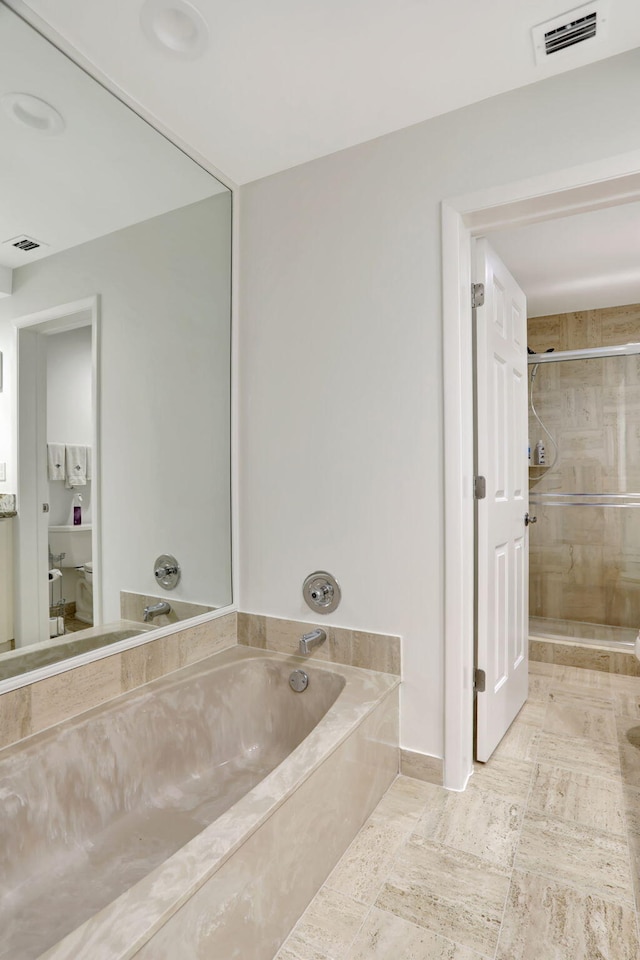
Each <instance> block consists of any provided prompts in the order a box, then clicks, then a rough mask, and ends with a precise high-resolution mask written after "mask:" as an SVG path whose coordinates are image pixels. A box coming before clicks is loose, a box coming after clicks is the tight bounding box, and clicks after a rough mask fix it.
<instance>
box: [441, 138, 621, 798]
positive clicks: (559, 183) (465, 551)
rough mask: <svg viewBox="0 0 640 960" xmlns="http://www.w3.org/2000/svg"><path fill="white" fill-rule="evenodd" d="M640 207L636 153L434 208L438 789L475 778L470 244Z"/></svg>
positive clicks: (461, 786)
mask: <svg viewBox="0 0 640 960" xmlns="http://www.w3.org/2000/svg"><path fill="white" fill-rule="evenodd" d="M637 200H640V151H636V152H634V153H631V154H624V155H622V156H613V157H608V158H605V159H603V160H601V161H597V162H595V163H591V164H588V165H584V166H579V167H572V168H569V169H564V170H557V171H554V172H552V173H549V174H546V175H544V176H540V177H536V178H532V179H529V180H522V181H518V182H516V183H510V184H505V185H502V186H499V187H493V188H490V189H487V190H483V191H479V192H477V193H473V194H467V195H464V196H461V197H454V198H451V199H447V200H445V201H443V203H442V294H443V311H442V313H443V315H442V337H443V380H444V489H445V490H446V491H447V496H446V498H445V512H444V543H445V556H444V574H445V598H444V701H445V702H444V714H445V716H444V761H443V783H444V786H445V787H447V788H448V789H450V790H464V789H465V787H466V784H467V781H468V779H469V777H470V776H471V774H472V772H473V695H474V693H473V690H474V668H475V663H474V600H475V588H474V579H475V565H474V556H475V533H474V497H473V463H474V459H473V443H474V423H473V393H472V386H471V385H472V373H473V343H472V329H471V322H472V316H471V312H472V311H471V279H472V278H471V243H472V240H473V239H475V237H478V236H481V235H482V234H483V233H485V232H486V231H489V230H491V231H496V230H499V229H507V228H511V227H515V226H526V225H528V224H531V223H536V222H539V221H543V220H555V219H559V218H561V217H566V216H569V215H572V214H578V213H586V212H588V211H591V210H596V209H601V208H603V207H612V206H618V205H619V204H622V203H630V202H633V201H637Z"/></svg>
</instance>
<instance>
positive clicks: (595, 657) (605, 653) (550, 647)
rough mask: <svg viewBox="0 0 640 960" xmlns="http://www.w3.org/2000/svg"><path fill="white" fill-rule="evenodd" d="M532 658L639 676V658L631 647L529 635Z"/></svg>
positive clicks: (563, 664)
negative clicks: (621, 647)
mask: <svg viewBox="0 0 640 960" xmlns="http://www.w3.org/2000/svg"><path fill="white" fill-rule="evenodd" d="M529 660H533V661H536V662H539V663H553V664H557V665H558V666H566V667H581V668H583V669H585V670H598V671H600V672H602V673H611V674H617V675H620V676H627V677H640V661H639V660H638V659H637V657H636V656H635V654H634V653H632V652H631V651H629V652H626V651H622V650H612V649H611V648H609V647H607V646H603V647H598V646H596V645H595V644H594V643H590V644H589V645H588V646H587V645H586V644H584V643H572V642H571V641H570V640H541V639H539V638H538V637H530V638H529Z"/></svg>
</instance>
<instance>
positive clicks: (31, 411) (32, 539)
mask: <svg viewBox="0 0 640 960" xmlns="http://www.w3.org/2000/svg"><path fill="white" fill-rule="evenodd" d="M16 327H17V364H18V431H17V443H18V450H17V462H18V529H17V543H16V557H15V568H16V569H15V572H16V577H15V587H16V590H15V603H14V607H15V614H16V615H15V629H14V635H15V646H16V648H21V647H24V646H26V645H32V644H34V643H36V644H44V645H47V644H48V643H49V642H50V641H51V640H52V639H53V638H56V637H59V636H61V635H63V634H65V633H67V632H72V631H73V630H74V629H83V628H86V627H87V626H88V625H90V624H92V623H93V622H94V621H97V622H99V616H100V590H99V584H98V583H96V587H97V589H94V581H93V563H95V562H96V560H97V555H98V550H97V543H98V538H97V530H96V526H95V525H94V523H93V522H92V520H93V517H94V516H99V513H98V511H97V500H98V497H99V482H98V470H97V460H98V457H97V454H98V451H97V437H98V384H97V368H98V365H97V350H98V343H97V298H91V299H89V300H86V301H80V302H77V303H72V304H65V305H62V306H60V307H55V308H52V309H50V310H45V311H41V312H39V313H38V314H33V315H30V316H28V317H23V318H21V319H19V320H18V321H16Z"/></svg>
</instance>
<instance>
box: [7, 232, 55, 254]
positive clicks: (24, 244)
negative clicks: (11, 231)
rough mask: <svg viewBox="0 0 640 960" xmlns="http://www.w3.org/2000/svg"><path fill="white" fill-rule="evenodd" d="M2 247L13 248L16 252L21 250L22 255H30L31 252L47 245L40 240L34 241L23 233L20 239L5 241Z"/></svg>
mask: <svg viewBox="0 0 640 960" xmlns="http://www.w3.org/2000/svg"><path fill="white" fill-rule="evenodd" d="M3 246H10V247H15V248H16V250H22V251H24V253H31V251H32V250H38V248H39V247H46V246H47V244H46V243H43V242H42V240H34V239H33V237H28V236H27V235H26V233H23V234H22V236H20V237H12V238H11V240H5V241H4V244H3Z"/></svg>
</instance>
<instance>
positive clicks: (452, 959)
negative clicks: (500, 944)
mask: <svg viewBox="0 0 640 960" xmlns="http://www.w3.org/2000/svg"><path fill="white" fill-rule="evenodd" d="M347 960H481V954H479V953H476V952H475V950H469V948H468V947H462V946H460V944H456V943H453V942H452V941H451V940H447V939H445V938H444V937H441V936H439V935H438V934H437V933H433V932H432V931H431V930H426V929H425V928H424V927H419V926H417V925H416V924H415V923H410V922H409V921H408V920H402V919H401V918H400V917H396V916H394V915H393V914H391V913H387V912H386V911H385V910H378V909H377V908H376V907H374V908H373V910H372V911H371V913H370V914H369V916H368V917H367V919H366V921H365V923H364V926H363V927H362V929H361V931H360V933H359V934H358V936H357V938H356V942H355V943H354V945H353V947H352V949H351V952H350V953H349V956H348V958H347Z"/></svg>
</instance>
